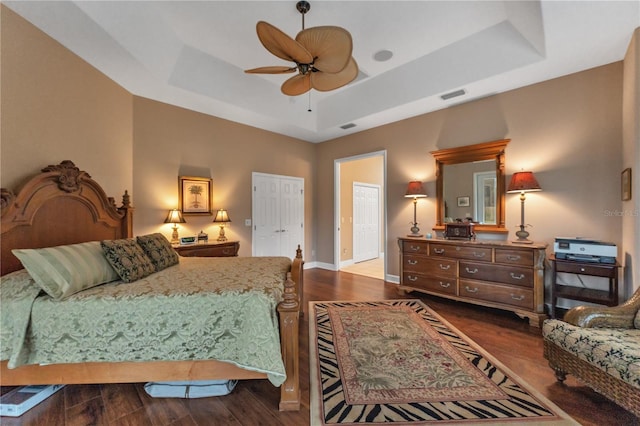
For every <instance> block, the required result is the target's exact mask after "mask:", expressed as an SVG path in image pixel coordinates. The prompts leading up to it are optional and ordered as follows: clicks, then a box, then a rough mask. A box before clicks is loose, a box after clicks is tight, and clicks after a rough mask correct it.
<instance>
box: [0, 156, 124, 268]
mask: <svg viewBox="0 0 640 426" xmlns="http://www.w3.org/2000/svg"><path fill="white" fill-rule="evenodd" d="M0 196H1V204H0V206H1V216H0V226H1V236H0V238H1V239H0V249H1V250H0V251H1V255H2V258H1V262H2V263H1V268H2V275H5V274H7V273H9V272H13V271H16V270H18V269H22V264H21V263H20V261H19V260H18V259H17V258H16V257H15V256H14V255H13V254H12V253H11V250H12V249H15V248H41V247H52V246H58V245H64V244H75V243H82V242H86V241H96V240H107V239H118V238H129V237H131V236H133V208H132V207H131V204H130V201H129V194H128V193H127V192H126V191H125V193H124V196H123V197H122V206H121V207H116V204H115V201H114V199H113V198H111V197H107V195H106V194H105V192H104V190H103V189H102V187H101V186H100V185H99V184H98V183H97V182H96V181H94V180H93V179H91V176H90V175H89V174H88V173H87V172H84V171H81V170H80V169H79V168H77V167H76V165H75V164H73V162H72V161H69V160H65V161H63V162H62V163H60V164H58V165H50V166H47V167H45V168H44V169H42V172H41V173H40V174H38V175H35V176H34V177H33V178H31V179H30V180H29V181H28V182H26V183H25V184H24V185H23V186H22V187H21V188H20V189H19V191H18V192H17V193H14V192H12V191H10V190H8V189H5V188H2V189H1V194H0Z"/></svg>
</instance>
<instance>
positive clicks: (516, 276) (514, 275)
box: [509, 272, 524, 280]
mask: <svg viewBox="0 0 640 426" xmlns="http://www.w3.org/2000/svg"><path fill="white" fill-rule="evenodd" d="M509 275H511V278H513V279H514V280H521V279H523V278H524V274H520V275H516V274H515V273H513V272H511V273H510V274H509Z"/></svg>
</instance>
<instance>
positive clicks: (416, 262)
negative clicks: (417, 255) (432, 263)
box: [407, 259, 418, 265]
mask: <svg viewBox="0 0 640 426" xmlns="http://www.w3.org/2000/svg"><path fill="white" fill-rule="evenodd" d="M407 263H408V264H409V265H417V264H418V261H417V260H413V259H407Z"/></svg>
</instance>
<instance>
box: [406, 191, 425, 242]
mask: <svg viewBox="0 0 640 426" xmlns="http://www.w3.org/2000/svg"><path fill="white" fill-rule="evenodd" d="M404 196H405V197H406V198H413V222H411V233H410V234H408V236H409V237H422V234H421V233H420V228H418V222H417V219H416V207H417V205H418V198H425V197H426V196H427V191H425V190H424V187H423V186H422V182H420V181H418V180H414V181H411V182H409V185H408V186H407V192H406V194H404Z"/></svg>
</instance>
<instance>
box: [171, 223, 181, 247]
mask: <svg viewBox="0 0 640 426" xmlns="http://www.w3.org/2000/svg"><path fill="white" fill-rule="evenodd" d="M172 229H173V233H172V234H171V244H173V245H176V244H180V238H179V237H178V225H173V228H172Z"/></svg>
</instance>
